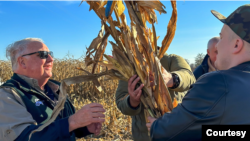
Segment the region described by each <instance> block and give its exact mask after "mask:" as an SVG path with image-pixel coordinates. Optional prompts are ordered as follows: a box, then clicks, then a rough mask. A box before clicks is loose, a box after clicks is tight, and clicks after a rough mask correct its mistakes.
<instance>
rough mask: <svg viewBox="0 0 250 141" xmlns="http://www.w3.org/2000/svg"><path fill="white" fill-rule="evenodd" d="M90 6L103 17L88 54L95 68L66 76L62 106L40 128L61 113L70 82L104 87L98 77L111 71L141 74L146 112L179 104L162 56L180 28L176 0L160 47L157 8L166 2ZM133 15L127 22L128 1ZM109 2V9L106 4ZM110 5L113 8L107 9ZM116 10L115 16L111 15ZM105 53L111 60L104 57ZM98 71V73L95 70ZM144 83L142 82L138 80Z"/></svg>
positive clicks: (118, 76)
mask: <svg viewBox="0 0 250 141" xmlns="http://www.w3.org/2000/svg"><path fill="white" fill-rule="evenodd" d="M86 2H87V3H88V4H89V5H90V8H89V10H94V11H95V13H96V14H97V16H98V17H99V18H100V19H101V21H102V26H101V30H100V32H99V34H98V36H97V37H96V38H95V39H94V40H93V41H92V43H91V44H90V46H89V47H88V48H87V54H86V58H85V64H86V66H89V65H93V68H92V71H91V72H86V71H85V70H84V69H82V68H77V69H79V70H82V71H85V72H86V73H87V75H84V76H77V77H73V78H68V79H64V80H63V81H62V85H61V87H60V90H61V91H60V95H61V97H59V103H58V106H57V107H56V108H55V109H54V111H53V114H52V117H51V119H50V120H49V121H48V122H47V123H46V124H45V125H44V126H41V127H40V128H39V129H38V130H36V131H40V130H42V129H43V128H45V127H46V126H47V125H49V124H50V123H51V122H53V121H54V119H55V118H56V117H57V116H58V114H59V113H58V110H59V111H60V110H61V109H62V108H63V105H64V102H65V100H66V96H65V95H66V91H65V87H66V85H70V84H73V83H80V82H84V81H85V82H86V81H93V84H94V85H95V86H96V88H97V89H98V90H100V91H101V86H100V83H99V82H98V78H99V77H101V76H103V75H108V76H110V78H112V79H120V80H124V81H128V80H129V78H131V77H132V76H133V75H134V74H137V75H138V76H139V77H140V78H141V82H140V83H143V84H144V88H143V93H142V95H141V102H142V104H143V105H144V107H145V115H151V116H152V117H156V118H158V117H160V116H162V115H163V114H164V113H166V112H169V111H171V110H172V109H173V107H174V106H176V105H177V104H176V99H175V101H174V102H172V100H171V97H170V94H169V91H168V88H167V86H166V84H165V82H164V80H163V77H162V69H164V68H163V67H162V66H161V63H160V61H159V60H160V59H161V58H162V57H163V55H164V53H165V52H166V51H167V49H168V47H169V45H170V43H171V41H172V40H173V37H174V35H175V30H176V21H177V10H176V1H171V4H172V7H173V12H172V17H171V19H170V21H169V24H168V27H167V34H166V36H165V38H164V40H163V41H162V47H161V48H160V50H159V52H158V51H157V47H158V46H157V39H158V37H157V36H156V31H155V27H154V24H155V23H156V22H157V17H156V14H155V10H156V11H158V12H160V13H166V11H165V10H164V8H165V6H164V5H163V4H162V3H161V2H160V1H158V0H157V1H124V2H123V1H109V2H107V1H103V0H99V1H86ZM124 3H125V5H126V8H127V9H128V13H129V17H130V21H131V23H130V26H128V25H127V21H126V16H125V14H124V13H123V12H124V10H125V5H124ZM105 5H106V9H105V7H104V6H105ZM107 8H109V9H107ZM112 12H114V13H115V20H113V18H112V17H111V14H112ZM147 21H148V22H149V23H150V24H152V29H150V28H148V27H147V26H146V22H147ZM109 35H111V36H112V37H113V39H114V40H115V43H114V42H110V44H111V45H112V48H113V51H112V54H113V57H112V56H109V55H106V54H104V52H105V49H106V45H107V39H108V37H109ZM103 56H104V57H105V58H106V59H107V60H103ZM100 65H101V66H105V67H106V68H107V69H106V71H105V72H102V73H99V72H100V71H99V70H100V69H99V67H100ZM149 72H152V74H153V77H154V84H155V86H153V87H151V86H150V82H149ZM95 73H97V74H95ZM138 85H140V84H138Z"/></svg>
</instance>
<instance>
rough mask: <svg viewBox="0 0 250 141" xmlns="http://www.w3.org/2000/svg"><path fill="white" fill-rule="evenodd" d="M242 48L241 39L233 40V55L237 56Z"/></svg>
mask: <svg viewBox="0 0 250 141" xmlns="http://www.w3.org/2000/svg"><path fill="white" fill-rule="evenodd" d="M243 47H244V42H243V40H242V39H240V38H238V39H236V40H235V45H234V48H233V53H234V54H238V53H240V52H241V50H242V49H243Z"/></svg>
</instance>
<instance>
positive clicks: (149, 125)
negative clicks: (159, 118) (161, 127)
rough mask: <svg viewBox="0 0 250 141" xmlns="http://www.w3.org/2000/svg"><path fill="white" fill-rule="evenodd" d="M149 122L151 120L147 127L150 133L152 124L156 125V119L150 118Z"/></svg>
mask: <svg viewBox="0 0 250 141" xmlns="http://www.w3.org/2000/svg"><path fill="white" fill-rule="evenodd" d="M148 120H149V123H147V124H146V126H147V127H148V131H150V128H151V126H152V124H153V123H154V121H155V120H156V118H153V117H148Z"/></svg>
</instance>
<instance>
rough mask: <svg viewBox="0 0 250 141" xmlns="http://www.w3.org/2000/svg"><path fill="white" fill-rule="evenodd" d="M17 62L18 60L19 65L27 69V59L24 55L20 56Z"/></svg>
mask: <svg viewBox="0 0 250 141" xmlns="http://www.w3.org/2000/svg"><path fill="white" fill-rule="evenodd" d="M17 62H18V65H19V67H21V68H23V69H26V64H25V60H24V58H23V57H19V58H18V59H17Z"/></svg>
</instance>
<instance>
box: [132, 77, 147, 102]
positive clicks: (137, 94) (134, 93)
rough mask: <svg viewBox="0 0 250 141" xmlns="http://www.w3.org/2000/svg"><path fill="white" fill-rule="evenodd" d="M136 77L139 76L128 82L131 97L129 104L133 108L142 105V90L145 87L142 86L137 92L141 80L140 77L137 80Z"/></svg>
mask: <svg viewBox="0 0 250 141" xmlns="http://www.w3.org/2000/svg"><path fill="white" fill-rule="evenodd" d="M136 76H137V75H134V76H132V77H131V78H130V79H129V80H128V93H129V96H130V99H129V102H130V105H131V106H132V107H137V106H138V105H139V104H140V102H141V100H140V97H141V93H142V88H143V86H144V85H143V84H141V86H140V87H138V88H137V89H136V90H135V86H136V84H137V83H138V82H139V80H140V77H137V78H136Z"/></svg>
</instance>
